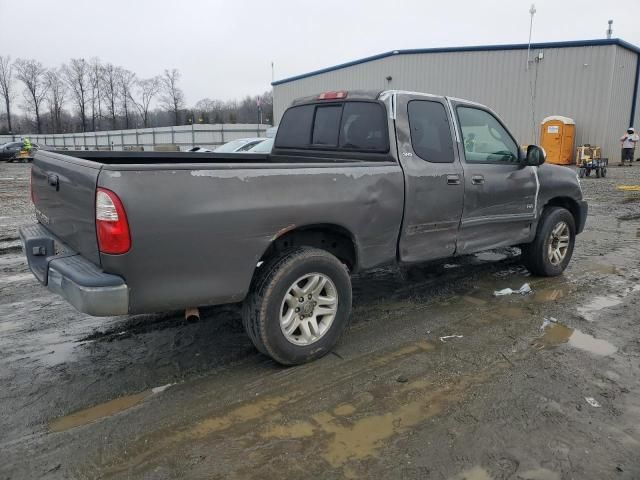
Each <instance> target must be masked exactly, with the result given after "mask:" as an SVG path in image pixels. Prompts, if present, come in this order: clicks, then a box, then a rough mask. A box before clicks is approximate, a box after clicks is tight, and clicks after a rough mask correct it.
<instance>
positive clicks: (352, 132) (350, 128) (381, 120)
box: [340, 102, 389, 152]
mask: <svg viewBox="0 0 640 480" xmlns="http://www.w3.org/2000/svg"><path fill="white" fill-rule="evenodd" d="M340 147H341V148H343V149H353V150H365V151H373V152H386V151H387V150H388V149H389V141H388V139H387V122H386V118H385V115H384V109H383V108H382V106H381V105H380V104H378V103H369V102H347V103H345V105H344V112H343V113H342V125H341V126H340Z"/></svg>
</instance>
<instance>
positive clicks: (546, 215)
mask: <svg viewBox="0 0 640 480" xmlns="http://www.w3.org/2000/svg"><path fill="white" fill-rule="evenodd" d="M575 239H576V226H575V220H574V218H573V215H571V212H569V211H568V210H567V209H565V208H562V207H547V208H546V209H545V210H544V212H543V213H542V218H541V219H540V222H539V223H538V229H537V231H536V236H535V238H534V240H533V242H531V243H529V244H527V245H524V246H523V247H522V261H523V263H524V264H525V266H526V267H527V269H528V270H529V271H530V272H531V273H532V274H534V275H539V276H542V277H555V276H557V275H560V274H561V273H562V272H564V270H565V268H567V265H568V264H569V261H570V260H571V255H572V254H573V247H574V245H575Z"/></svg>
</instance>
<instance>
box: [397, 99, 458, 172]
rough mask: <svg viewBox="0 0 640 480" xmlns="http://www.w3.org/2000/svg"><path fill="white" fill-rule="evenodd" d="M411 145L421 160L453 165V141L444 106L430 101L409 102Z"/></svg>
mask: <svg viewBox="0 0 640 480" xmlns="http://www.w3.org/2000/svg"><path fill="white" fill-rule="evenodd" d="M408 110H409V128H410V130H411V145H412V147H413V151H414V152H416V155H418V156H419V157H420V158H422V159H423V160H426V161H428V162H433V163H453V160H454V156H453V139H452V138H451V129H450V128H449V120H448V118H447V112H446V110H445V109H444V105H442V104H441V103H440V102H433V101H430V100H412V101H410V102H409V106H408Z"/></svg>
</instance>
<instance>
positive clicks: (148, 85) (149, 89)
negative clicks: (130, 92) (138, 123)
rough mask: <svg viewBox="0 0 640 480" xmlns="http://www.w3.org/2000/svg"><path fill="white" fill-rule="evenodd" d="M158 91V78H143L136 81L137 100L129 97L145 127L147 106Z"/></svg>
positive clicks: (147, 116)
mask: <svg viewBox="0 0 640 480" xmlns="http://www.w3.org/2000/svg"><path fill="white" fill-rule="evenodd" d="M159 91H160V78H159V77H152V78H144V79H142V80H139V81H138V82H137V83H136V94H137V98H138V99H137V100H136V99H135V98H133V97H132V98H131V101H132V102H133V104H134V105H135V106H136V108H137V109H138V113H139V114H140V117H141V118H142V124H143V125H144V127H145V128H147V127H148V126H149V107H150V106H151V101H152V100H153V98H154V97H155V96H156V95H157V94H158V92H159Z"/></svg>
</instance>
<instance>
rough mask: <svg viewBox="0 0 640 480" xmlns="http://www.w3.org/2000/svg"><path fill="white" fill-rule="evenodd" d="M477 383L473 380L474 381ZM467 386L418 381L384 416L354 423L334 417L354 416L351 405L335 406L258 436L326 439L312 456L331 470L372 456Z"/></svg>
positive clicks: (465, 383) (362, 418) (408, 386)
mask: <svg viewBox="0 0 640 480" xmlns="http://www.w3.org/2000/svg"><path fill="white" fill-rule="evenodd" d="M478 380H479V379H478V378H477V377H476V378H475V379H474V381H478ZM470 384H471V379H470V378H464V377H463V378H460V379H458V380H457V381H456V382H452V383H450V384H448V385H445V386H442V387H437V386H435V385H433V384H431V383H428V382H425V381H423V380H418V381H416V382H413V383H408V384H406V386H404V387H403V388H402V390H401V393H400V396H401V397H402V401H394V402H392V405H393V406H392V407H391V408H386V409H384V410H385V412H384V413H366V414H364V413H363V414H362V415H360V416H358V418H357V419H355V420H347V419H345V418H344V417H342V416H336V415H339V414H338V411H339V409H341V407H343V408H342V410H341V413H344V412H345V411H349V412H352V413H355V411H356V409H355V408H354V407H353V406H350V407H351V408H348V409H347V408H344V407H345V406H338V407H336V408H334V409H333V413H331V412H330V411H322V412H319V413H316V414H315V415H312V417H311V421H309V422H307V421H304V422H296V423H292V424H289V425H276V426H272V427H269V428H267V429H266V430H264V431H263V432H262V433H261V434H260V435H261V436H262V437H263V438H278V439H295V438H300V436H316V435H320V436H321V438H326V444H325V445H324V446H322V445H323V442H322V441H321V440H320V441H319V445H318V448H316V449H315V451H316V453H317V454H319V455H320V456H321V457H322V458H324V459H325V460H326V461H327V462H328V463H329V464H330V465H331V466H332V467H334V468H339V467H343V466H344V465H345V464H346V463H348V462H350V461H352V460H361V459H364V458H367V457H370V456H374V455H376V454H377V453H378V451H379V450H380V449H381V448H382V447H383V445H384V442H385V441H386V440H388V439H389V438H391V437H392V436H395V435H397V434H400V433H403V432H406V431H407V430H410V429H411V428H412V427H414V426H415V425H417V424H419V423H422V422H424V421H426V420H428V419H429V418H432V417H434V416H436V415H438V414H439V413H440V412H442V410H443V409H444V407H445V405H447V404H448V403H450V402H455V401H457V400H459V399H460V398H461V397H462V396H463V395H464V393H465V391H466V390H467V389H468V388H469V386H470ZM334 414H335V415H334Z"/></svg>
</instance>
